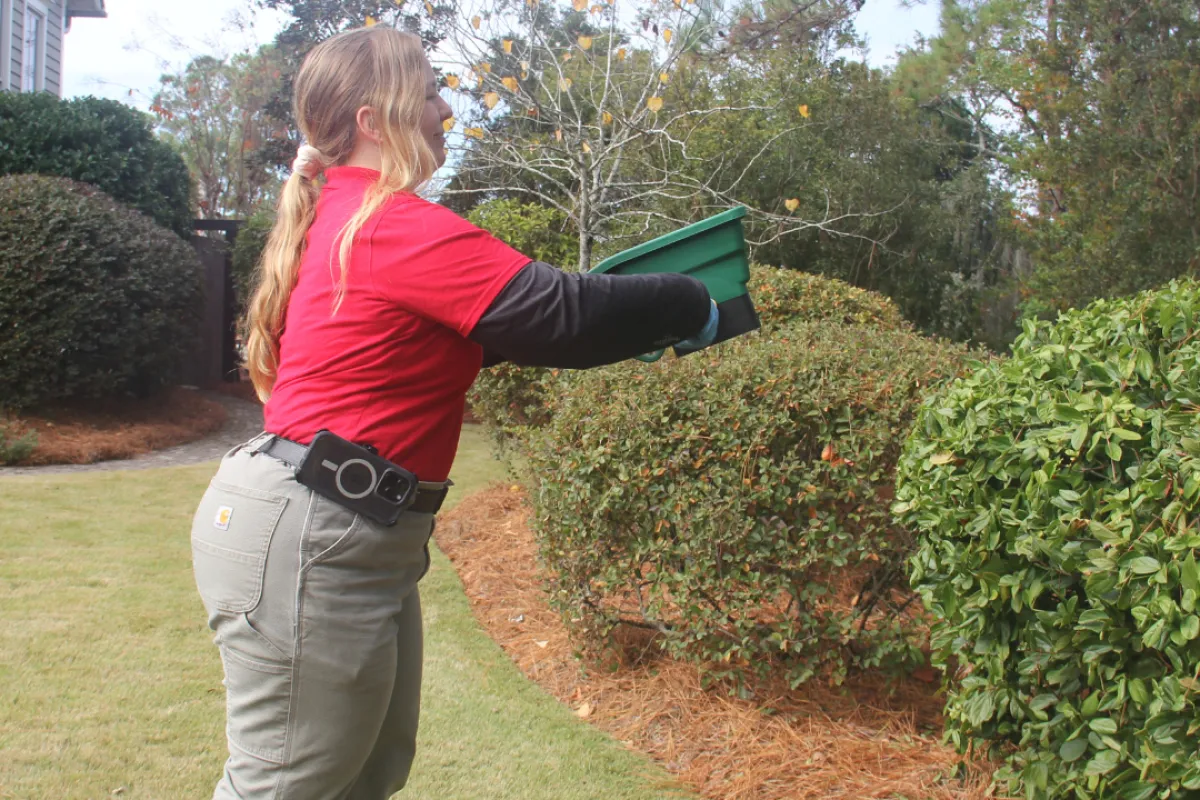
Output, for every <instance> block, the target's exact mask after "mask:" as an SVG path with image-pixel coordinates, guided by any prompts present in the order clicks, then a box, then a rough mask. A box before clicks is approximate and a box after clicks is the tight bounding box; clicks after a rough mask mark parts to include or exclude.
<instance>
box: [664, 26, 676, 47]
mask: <svg viewBox="0 0 1200 800" xmlns="http://www.w3.org/2000/svg"><path fill="white" fill-rule="evenodd" d="M674 35H675V32H674V31H672V30H671V29H670V28H665V29H664V30H663V41H664V42H666V43H667V44H670V43H671V37H672V36H674Z"/></svg>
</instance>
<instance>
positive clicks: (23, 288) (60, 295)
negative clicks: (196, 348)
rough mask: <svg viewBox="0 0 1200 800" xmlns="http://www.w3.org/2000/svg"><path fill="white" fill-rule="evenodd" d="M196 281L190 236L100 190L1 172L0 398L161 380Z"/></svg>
mask: <svg viewBox="0 0 1200 800" xmlns="http://www.w3.org/2000/svg"><path fill="white" fill-rule="evenodd" d="M202 287H203V284H202V268H201V266H200V262H199V260H198V258H197V256H196V254H195V252H194V251H193V249H192V248H191V246H189V245H188V244H186V243H185V242H184V241H183V240H181V239H180V238H179V237H178V236H176V235H175V234H173V233H171V232H170V231H167V230H164V229H163V228H160V227H158V226H157V225H155V224H154V223H153V222H151V221H150V220H149V219H147V218H145V217H143V216H142V215H141V214H138V213H137V212H135V211H131V210H129V209H127V208H125V207H124V206H122V205H120V204H118V203H116V202H114V201H113V200H112V199H111V198H109V197H107V196H106V195H104V194H103V193H101V192H100V191H98V190H96V189H94V188H92V187H90V186H86V185H84V184H79V183H74V182H72V181H68V180H64V179H62V178H47V177H42V176H33V175H26V176H8V177H3V178H0V407H9V408H23V407H30V406H34V405H40V404H43V403H49V402H56V401H62V400H70V399H73V398H78V399H93V398H99V397H108V396H117V395H121V394H124V393H133V394H137V395H146V394H150V393H152V392H153V391H154V390H156V389H158V388H160V387H163V386H167V385H170V384H171V383H173V382H174V381H175V379H176V377H177V374H178V370H179V368H180V367H181V365H182V363H183V359H184V357H185V356H186V354H187V352H188V351H189V349H190V347H191V345H192V343H193V341H194V338H193V337H194V336H195V333H196V330H197V325H198V321H199V315H200V307H201V302H202V299H203V296H202Z"/></svg>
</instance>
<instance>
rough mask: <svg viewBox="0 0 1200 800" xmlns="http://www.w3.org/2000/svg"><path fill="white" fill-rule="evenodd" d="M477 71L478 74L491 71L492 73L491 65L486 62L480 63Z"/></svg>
mask: <svg viewBox="0 0 1200 800" xmlns="http://www.w3.org/2000/svg"><path fill="white" fill-rule="evenodd" d="M479 71H480V72H491V71H492V65H491V64H489V63H488V62H486V61H484V62H482V63H481V64H480V65H479Z"/></svg>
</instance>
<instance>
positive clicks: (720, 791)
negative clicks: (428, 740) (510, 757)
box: [436, 487, 993, 800]
mask: <svg viewBox="0 0 1200 800" xmlns="http://www.w3.org/2000/svg"><path fill="white" fill-rule="evenodd" d="M436 538H437V543H438V545H439V546H440V547H441V548H442V550H443V551H444V552H445V553H446V554H447V555H448V556H449V558H450V559H451V561H452V562H453V563H454V565H455V568H456V569H457V571H458V574H459V576H460V578H461V579H462V581H463V584H464V585H465V587H466V591H467V595H468V596H469V597H470V600H471V605H472V608H473V609H474V612H475V615H476V617H477V618H478V619H479V621H480V623H481V624H482V625H483V626H484V627H485V628H486V629H487V631H488V633H489V634H490V635H491V637H492V638H493V639H495V640H496V642H498V643H499V644H500V646H501V647H503V648H504V650H505V651H506V652H507V653H508V654H509V656H510V657H511V658H512V659H513V660H514V661H515V662H516V663H517V665H518V666H519V667H520V668H521V670H522V671H523V672H524V673H525V674H526V675H527V676H529V677H530V678H531V679H533V680H535V681H537V682H538V683H539V684H540V685H541V686H542V687H543V688H545V689H546V690H547V691H548V692H550V693H551V694H552V695H554V696H555V697H556V698H558V699H559V700H560V701H562V702H564V703H567V704H569V705H570V706H571V707H572V708H574V709H575V710H576V714H577V715H578V716H580V717H582V718H584V719H587V720H588V721H589V722H591V723H592V724H595V725H597V726H598V727H600V728H602V729H603V730H605V731H607V732H609V733H610V734H612V735H613V736H614V737H615V738H617V739H618V740H620V741H621V742H623V743H624V744H625V745H626V746H628V747H631V748H633V749H636V750H639V751H642V752H645V753H647V754H649V755H650V756H651V757H653V758H654V759H656V760H657V761H658V762H659V763H660V764H662V765H663V766H664V767H665V768H666V769H667V770H669V771H670V772H671V773H673V774H674V775H675V776H676V777H677V778H678V779H679V780H680V781H681V782H683V783H685V784H688V785H690V786H691V787H693V788H694V789H695V790H696V791H698V792H700V793H701V794H703V795H704V796H705V797H708V798H714V800H783V798H788V800H807V799H808V798H814V799H815V798H837V797H841V798H855V799H856V800H857V799H858V798H863V799H864V800H865V798H908V799H909V800H918V799H919V800H981V799H982V798H991V797H993V795H992V793H991V792H990V790H989V788H988V786H989V783H990V774H991V768H990V767H989V766H988V765H987V764H985V763H973V764H971V765H969V766H964V765H962V764H961V759H960V758H959V757H958V756H957V755H956V754H955V753H954V751H953V750H952V749H950V748H948V747H945V746H943V745H941V744H939V737H940V733H941V716H940V712H941V701H940V699H939V697H938V695H937V693H936V685H935V684H934V683H933V682H931V680H930V679H931V678H932V676H931V675H926V676H924V677H925V680H923V681H922V680H916V679H909V680H904V681H900V682H895V681H891V682H889V681H887V680H886V679H884V678H881V677H879V676H866V677H863V678H860V679H858V680H856V681H854V682H852V683H850V684H849V685H847V686H846V687H844V688H843V689H836V688H832V687H829V686H818V685H815V684H816V683H818V682H817V681H813V682H810V684H809V685H806V686H804V687H801V689H800V690H797V691H789V690H788V689H787V687H786V686H775V687H769V686H761V687H756V688H755V690H754V694H755V697H754V699H752V700H741V699H737V698H734V697H731V696H729V695H728V694H727V693H725V692H724V691H723V690H721V689H719V688H718V689H711V690H705V689H704V688H702V687H701V684H700V674H699V671H698V670H697V669H696V668H695V667H693V666H690V665H687V664H683V663H680V662H677V661H673V660H671V659H669V658H667V657H665V656H664V655H662V654H661V653H660V652H659V650H658V648H657V647H654V646H653V644H652V643H650V642H648V641H647V640H646V639H645V637H644V636H642V635H641V634H633V635H631V636H629V637H627V638H626V640H625V641H623V642H622V652H623V655H622V657H621V663H620V664H613V665H612V669H610V670H602V669H601V670H598V669H591V670H587V671H584V670H583V669H582V668H581V664H580V662H579V661H578V660H577V659H576V658H575V656H574V650H573V647H572V644H571V642H570V640H569V639H568V636H567V632H566V629H565V628H564V626H563V622H562V620H561V618H560V617H559V616H558V614H557V613H556V612H555V611H553V610H551V609H550V607H549V605H548V603H547V598H546V593H545V591H544V589H543V582H542V578H541V568H540V566H539V564H538V560H537V548H536V545H535V543H534V538H533V535H532V533H531V532H530V530H529V527H528V525H527V509H526V507H525V500H524V495H523V493H522V492H521V491H520V489H519V488H518V487H511V488H508V487H494V488H491V489H489V490H487V491H486V492H483V493H481V494H477V495H475V496H473V497H472V498H471V500H470V502H468V503H464V504H462V505H460V506H458V507H457V508H456V509H454V510H453V511H451V512H449V513H448V514H446V516H445V517H444V518H443V519H441V520H439V523H438V526H437V535H436ZM764 709H770V712H769V713H767V712H764Z"/></svg>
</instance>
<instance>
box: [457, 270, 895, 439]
mask: <svg viewBox="0 0 1200 800" xmlns="http://www.w3.org/2000/svg"><path fill="white" fill-rule="evenodd" d="M748 288H749V290H750V296H751V298H753V300H754V305H755V308H756V309H757V310H758V315H759V319H760V321H761V322H762V333H759V334H751V336H752V337H759V336H764V335H766V336H770V335H773V333H774V332H775V331H777V330H778V329H779V328H781V327H784V326H787V325H790V324H793V323H796V322H813V321H818V320H829V321H833V322H841V323H844V324H848V325H858V324H861V325H874V326H876V327H880V328H884V329H887V330H895V331H909V330H912V326H910V325H909V324H908V323H907V322H906V321H905V320H904V318H903V317H901V316H900V312H899V310H897V308H896V306H895V304H893V303H892V301H891V300H889V299H888V298H886V297H884V296H883V295H880V294H876V293H874V292H869V291H866V290H864V289H859V288H857V287H854V286H851V285H850V284H848V283H845V282H844V281H839V280H837V279H836V278H827V277H825V276H823V275H810V274H808V273H805V272H797V271H795V270H788V269H780V268H777V267H764V266H761V265H758V264H755V265H753V266H751V268H750V282H749V284H748ZM670 357H671V356H670V355H668V358H670ZM573 374H574V373H571V372H564V371H561V370H549V369H544V368H541V367H518V366H515V365H513V364H500V365H498V366H495V367H492V368H490V369H487V370H484V371H483V372H482V373H481V374H480V376H479V378H478V380H476V381H475V385H474V386H473V387H472V388H471V393H470V396H469V400H470V403H471V409H472V411H474V413H475V416H476V417H477V418H478V419H479V420H480V421H481V422H483V423H485V424H486V425H487V426H488V428H489V430H490V431H491V433H492V437H493V440H494V441H495V442H496V445H497V449H498V450H499V451H500V452H504V450H505V449H506V448H507V447H508V446H509V445H510V444H512V442H513V440H514V439H518V440H519V439H520V438H521V437H522V436H524V434H525V432H526V431H528V430H529V429H531V428H540V427H542V426H543V425H545V424H546V423H547V422H549V421H550V419H551V417H553V414H554V406H555V404H556V403H557V402H558V399H559V398H560V397H562V396H563V395H564V394H565V393H566V392H568V391H570V385H571V380H572V376H573Z"/></svg>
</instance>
